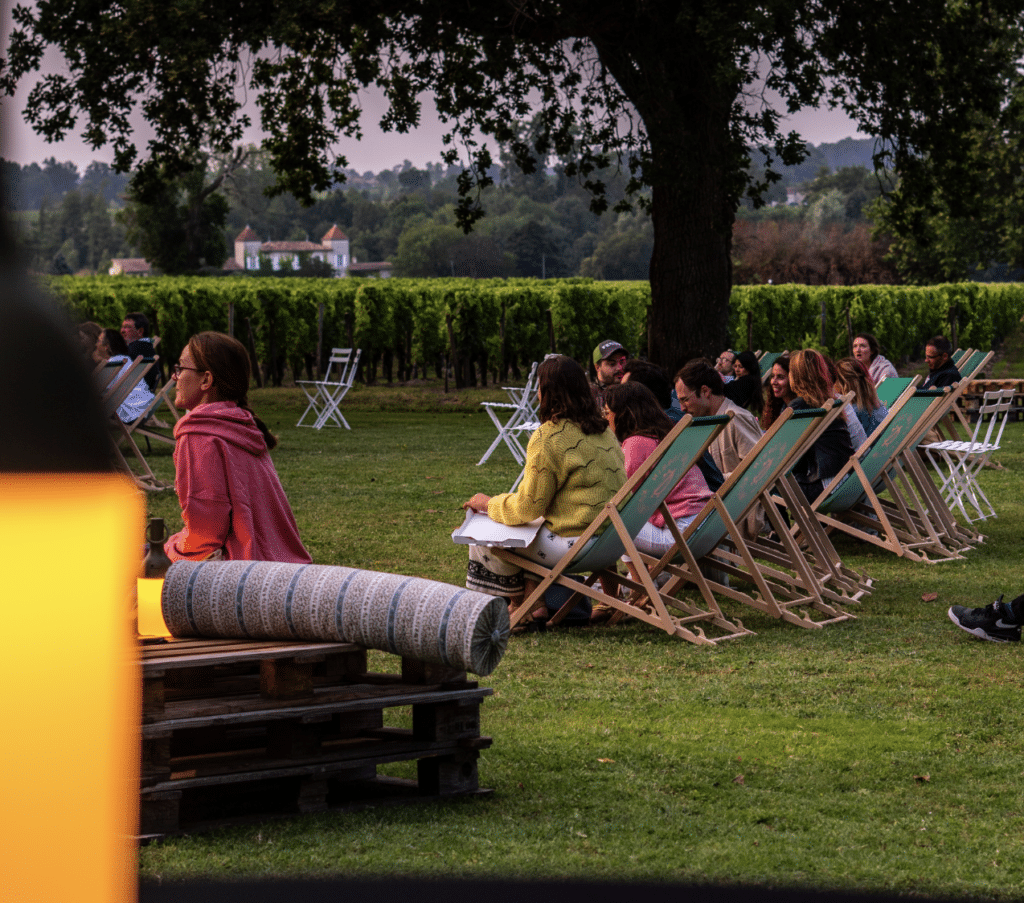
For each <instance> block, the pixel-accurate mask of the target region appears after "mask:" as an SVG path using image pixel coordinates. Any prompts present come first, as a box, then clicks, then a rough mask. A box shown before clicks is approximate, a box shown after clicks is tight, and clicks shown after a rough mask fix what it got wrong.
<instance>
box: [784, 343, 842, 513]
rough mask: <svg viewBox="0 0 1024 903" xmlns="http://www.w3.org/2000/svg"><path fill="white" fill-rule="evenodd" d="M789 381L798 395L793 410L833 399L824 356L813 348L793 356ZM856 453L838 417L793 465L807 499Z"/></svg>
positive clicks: (823, 486) (790, 363)
mask: <svg viewBox="0 0 1024 903" xmlns="http://www.w3.org/2000/svg"><path fill="white" fill-rule="evenodd" d="M789 383H790V386H791V387H792V390H793V392H795V393H796V398H794V399H793V400H792V401H791V402H789V407H791V408H793V409H794V410H797V411H799V410H803V409H805V408H820V407H824V405H825V403H826V402H828V401H830V400H831V399H832V398H833V393H834V383H833V381H832V380H831V379H830V377H829V369H828V365H827V364H826V362H825V359H824V357H823V356H822V355H821V354H820V353H819V352H817V351H814V350H813V349H808V350H805V351H797V352H794V353H793V354H792V355H790V360H789ZM852 455H853V443H852V441H851V440H850V431H849V429H847V427H846V424H845V422H844V421H843V420H842V419H840V418H836V419H835V420H833V421H832V423H831V424H830V425H829V426H828V428H827V429H826V430H825V432H824V433H822V434H821V436H819V437H818V439H817V441H816V442H815V443H814V445H812V446H811V448H810V449H809V450H808V451H807V453H806V454H805V455H804V456H803V457H802V458H801V459H800V460H799V461H798V462H797V464H796V466H795V467H794V468H793V475H794V476H795V477H796V480H797V482H798V483H799V484H800V488H801V490H803V493H804V496H806V498H807V500H808V501H811V502H813V501H814V500H815V499H816V498H817V497H818V496H819V495H821V491H822V489H824V488H825V486H827V485H828V483H829V481H830V480H831V479H832V478H833V477H834V476H835V475H836V474H837V473H838V472H839V471H840V470H841V469H842V467H843V465H844V464H846V462H847V461H849V460H850V458H851V456H852Z"/></svg>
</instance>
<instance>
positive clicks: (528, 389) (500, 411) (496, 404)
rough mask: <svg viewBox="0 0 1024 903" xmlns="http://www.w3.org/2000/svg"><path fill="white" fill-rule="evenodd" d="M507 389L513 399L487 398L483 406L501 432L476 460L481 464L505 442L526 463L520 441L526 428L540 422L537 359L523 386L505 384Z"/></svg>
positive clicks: (533, 426) (517, 459)
mask: <svg viewBox="0 0 1024 903" xmlns="http://www.w3.org/2000/svg"><path fill="white" fill-rule="evenodd" d="M505 391H506V393H508V396H509V398H510V399H512V400H511V401H507V402H506V401H484V402H481V405H482V407H483V408H484V410H485V411H487V414H488V416H489V417H490V418H491V422H492V423H493V424H494V426H495V428H496V429H497V430H498V435H497V437H496V438H495V440H494V441H493V442H492V443H491V446H490V448H488V449H487V451H485V452H484V455H483V457H482V458H481V459H480V460H479V461H477V462H476V463H477V466H478V467H479V466H480V465H481V464H483V463H484V462H485V461H486V460H487V459H488V458H489V457H490V456H491V455H492V454H493V453H494V451H495V449H497V447H498V446H499V445H501V444H502V443H503V442H504V443H505V445H506V446H507V447H508V450H509V451H510V452H511V453H512V457H513V458H515V459H516V462H517V463H518V464H520V465H523V464H525V463H526V449H525V448H524V447H523V443H522V442H521V441H520V438H519V437H520V435H521V434H522V433H523V432H531V433H532V432H533V431H534V430H535V429H537V427H538V426H539V425H540V424H539V423H538V422H537V419H538V416H539V415H538V413H537V362H536V361H535V362H534V364H533V366H531V367H530V375H529V377H528V378H527V380H526V386H525V387H523V388H522V389H516V388H515V387H510V386H506V387H505ZM502 415H507V417H506V420H505V422H504V423H503V422H502V420H501V416H502Z"/></svg>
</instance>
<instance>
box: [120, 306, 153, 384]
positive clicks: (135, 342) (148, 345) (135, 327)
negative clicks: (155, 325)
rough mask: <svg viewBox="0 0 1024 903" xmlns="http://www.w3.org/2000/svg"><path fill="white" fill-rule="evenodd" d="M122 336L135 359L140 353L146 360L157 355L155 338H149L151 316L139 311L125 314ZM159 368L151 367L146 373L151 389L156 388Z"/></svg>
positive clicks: (130, 354) (129, 354)
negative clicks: (154, 344)
mask: <svg viewBox="0 0 1024 903" xmlns="http://www.w3.org/2000/svg"><path fill="white" fill-rule="evenodd" d="M121 336H122V338H123V339H124V340H125V342H126V343H127V345H128V356H129V357H131V358H132V359H133V360H134V359H135V358H137V357H138V356H139V355H140V354H141V355H142V357H143V359H144V360H147V361H151V360H152V359H153V358H154V357H155V356H156V351H155V350H154V348H153V340H152V339H151V338H149V318H148V317H147V316H146V315H145V314H144V313H140V312H139V311H134V312H133V313H130V314H125V315H124V321H123V322H122V323H121ZM157 376H158V373H157V368H156V367H150V369H149V372H148V373H147V374H146V375H145V377H144V379H145V380H146V385H147V386H148V387H149V391H150V392H153V391H155V390H156V378H157Z"/></svg>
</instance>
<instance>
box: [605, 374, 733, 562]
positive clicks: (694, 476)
mask: <svg viewBox="0 0 1024 903" xmlns="http://www.w3.org/2000/svg"><path fill="white" fill-rule="evenodd" d="M604 401H605V417H606V418H607V420H608V425H609V426H610V427H611V429H612V432H613V433H615V437H616V438H617V439H618V440H619V442H620V443H621V445H622V453H623V454H624V455H625V457H626V476H628V477H631V476H633V474H634V473H636V471H637V469H638V468H639V467H640V465H641V464H643V463H644V461H646V460H647V458H648V457H649V456H650V454H651V452H653V451H654V449H656V448H657V447H658V443H659V442H661V440H662V439H664V438H665V437H666V436H667V435H668V434H669V432H671V430H672V427H673V426H674V424H673V423H672V421H671V420H669V419H668V417H667V416H666V415H665V412H664V411H663V410H662V409H661V406H660V405H659V404H658V400H657V399H656V398H655V397H654V395H653V393H652V392H651V391H650V389H648V388H647V387H646V386H642V385H640V384H639V383H635V382H633V381H632V380H630V381H629V382H626V383H621V384H620V385H617V386H611V387H610V388H609V389H608V390H607V391H606V392H605V396H604ZM713 494H714V493H712V491H711V489H710V488H709V487H708V483H707V480H706V479H705V478H704V474H703V473H701V470H700V468H699V467H698V466H697V465H694V466H693V467H691V468H690V469H689V470H688V471H686V473H685V474H684V476H683V478H682V479H681V480H680V481H679V482H678V483H677V484H676V487H675V489H673V490H672V491H671V492H670V493H669V495H668V498H667V499H666V500H665V501H666V504H667V506H668V510H669V512H670V513H671V514H672V517H673V519H674V520H675V522H676V525H677V526H678V527H679V529H680V530H683V529H685V528H686V527H688V526H689V525H690V522H691V521H692V520H693V519H694V517H696V516H697V514H698V513H699V512H700V510H701V508H703V507H704V503H705V502H707V500H708V499H709V498H711V496H712V495H713ZM634 542H635V543H636V547H637V548H638V549H639V550H640V551H641V552H646V553H647V554H648V555H662V554H664V553H665V552H667V551H668V550H669V549H670V548H671V547H672V545H673V544H674V543H675V537H674V536H673V535H672V531H671V530H669V528H668V527H667V526H666V525H665V518H664V517H663V516H662V514H661V512H660V511H658V512H656V513H655V515H654V517H652V518H651V519H650V520H649V521H648V522H647V523H646V524H644V526H643V528H642V529H641V530H640V533H639V534H638V535H637V536H636V537H635V538H634Z"/></svg>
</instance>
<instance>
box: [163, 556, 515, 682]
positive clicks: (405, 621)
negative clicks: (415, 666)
mask: <svg viewBox="0 0 1024 903" xmlns="http://www.w3.org/2000/svg"><path fill="white" fill-rule="evenodd" d="M161 608H162V610H163V616H164V622H165V623H166V624H167V627H168V629H169V630H170V632H171V634H172V635H173V636H176V637H188V636H191V637H222V638H238V639H253V640H264V639H266V640H319V641H325V640H327V641H332V640H333V641H338V642H349V643H357V644H359V645H360V646H366V647H367V648H369V649H380V650H382V651H384V652H391V653H394V654H395V655H402V656H407V657H409V658H413V659H418V660H420V661H424V662H431V663H433V664H439V665H447V666H449V667H452V668H458V669H460V670H465V671H472V672H473V673H474V674H479V675H481V676H486V675H488V674H490V673H491V672H492V671H493V670H494V669H495V667H497V665H498V662H500V661H501V658H502V656H503V655H504V654H505V647H506V645H507V644H508V635H509V620H508V609H507V607H506V603H505V600H504V599H501V598H499V597H496V596H488V595H484V594H483V593H477V592H473V591H472V590H467V589H460V588H459V587H456V586H449V585H448V584H447V583H438V582H436V581H434V580H424V579H422V578H420V577H402V576H399V575H397V574H379V573H377V572H375V571H361V570H355V569H353V568H344V567H331V566H328V565H322V564H282V563H279V562H274V561H203V562H199V561H177V562H175V563H174V564H173V565H171V567H170V569H169V570H168V571H167V576H166V578H165V579H164V588H163V594H162V596H161Z"/></svg>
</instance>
